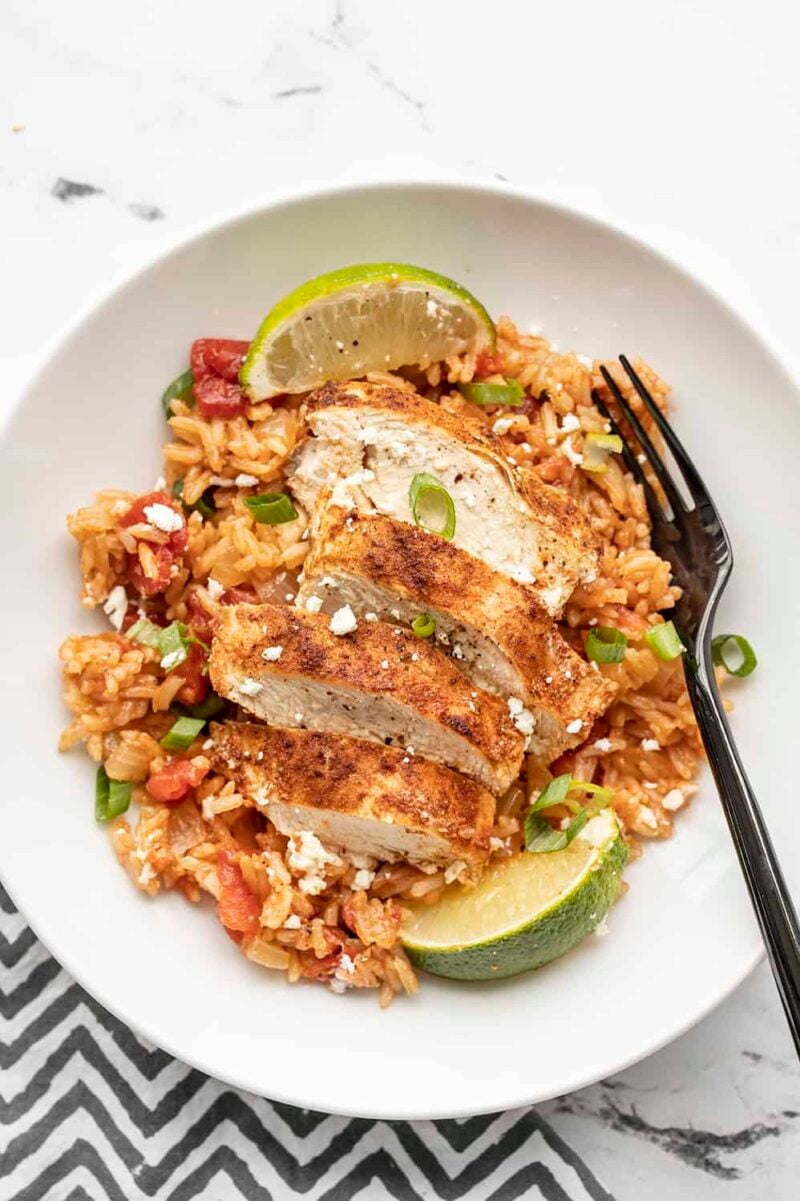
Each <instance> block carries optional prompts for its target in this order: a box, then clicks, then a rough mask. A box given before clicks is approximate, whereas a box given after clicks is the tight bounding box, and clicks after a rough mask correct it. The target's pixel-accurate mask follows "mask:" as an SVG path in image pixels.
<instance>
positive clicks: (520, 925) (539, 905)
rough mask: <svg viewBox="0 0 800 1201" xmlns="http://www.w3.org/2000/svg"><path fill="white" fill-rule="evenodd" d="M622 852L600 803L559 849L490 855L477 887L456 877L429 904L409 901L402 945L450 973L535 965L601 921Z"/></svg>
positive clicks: (478, 976) (489, 974)
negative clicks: (504, 856) (467, 885)
mask: <svg viewBox="0 0 800 1201" xmlns="http://www.w3.org/2000/svg"><path fill="white" fill-rule="evenodd" d="M627 857H628V849H627V847H626V845H625V842H624V840H623V838H622V834H621V832H620V828H619V824H618V822H617V819H616V817H615V816H614V812H613V810H612V809H602V810H601V811H600V812H599V813H598V814H597V815H596V816H595V817H593V818H591V819H590V820H589V821H588V822H587V823H586V825H585V826H584V828H583V830H582V831H581V832H580V834H578V836H577V837H576V838H574V839H573V841H572V842H571V843H570V844H569V846H567V847H565V848H564V850H563V851H551V852H549V853H547V854H529V853H528V852H526V851H523V853H522V854H520V855H517V856H515V857H514V858H513V859H500V860H495V861H494V862H492V863H490V864H489V867H488V868H487V869H486V871H485V873H484V875H483V876H482V877H481V880H480V883H479V884H478V885H477V886H476V887H475V888H473V889H469V890H467V889H464V888H462V887H460V886H458V885H454V886H453V887H451V888H450V889H448V890H447V891H446V892H445V893H444V894H443V896H442V898H441V900H440V901H438V902H437V903H436V904H434V905H428V906H426V905H423V904H412V905H409V906H408V908H409V909H411V911H412V916H411V917H410V918H408V919H407V920H406V922H405V924H404V926H403V931H402V940H403V945H404V947H405V949H406V951H407V953H408V956H409V958H410V959H411V962H412V963H413V964H414V965H415V966H416V967H418V968H421V969H422V970H423V971H426V972H432V973H433V974H434V975H436V976H450V977H452V978H453V979H455V980H495V979H499V978H501V977H503V976H516V975H518V974H519V973H520V972H527V971H530V970H531V968H536V967H541V966H542V965H543V964H545V963H549V962H550V961H551V960H552V959H557V958H558V956H559V955H563V954H564V953H565V952H566V951H569V950H571V949H572V947H574V946H575V945H576V944H577V943H579V942H580V941H581V939H583V938H585V937H586V935H587V934H590V933H591V932H592V930H594V929H596V927H597V926H598V925H599V924H600V923H601V922H602V920H603V918H604V917H605V915H606V914H607V913H608V910H609V908H610V907H611V905H612V904H613V902H614V900H615V899H616V897H617V894H618V892H619V884H620V876H621V875H622V869H623V867H624V866H625V861H626V859H627ZM404 904H406V902H404Z"/></svg>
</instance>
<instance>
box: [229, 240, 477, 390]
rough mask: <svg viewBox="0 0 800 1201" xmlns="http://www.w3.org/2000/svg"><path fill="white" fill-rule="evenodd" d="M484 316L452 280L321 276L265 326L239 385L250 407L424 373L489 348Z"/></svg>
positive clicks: (341, 273)
mask: <svg viewBox="0 0 800 1201" xmlns="http://www.w3.org/2000/svg"><path fill="white" fill-rule="evenodd" d="M494 341H495V330H494V325H493V324H492V319H491V317H490V316H489V314H488V313H487V312H486V309H485V308H484V307H483V305H482V304H481V303H480V301H478V300H476V299H475V297H474V296H472V295H471V293H469V292H468V291H467V290H466V288H462V287H461V285H460V284H457V283H455V282H454V280H452V279H447V278H446V277H445V276H444V275H437V274H436V273H435V272H433V271H426V270H425V268H424V267H413V266H410V265H409V264H407V263H360V264H356V265H355V266H353V267H341V268H340V269H339V270H338V271H331V272H329V273H328V274H327V275H318V276H317V277H316V279H311V280H309V281H308V283H305V284H301V286H300V287H299V288H296V289H295V290H294V292H290V293H289V295H288V296H285V297H284V298H283V300H281V301H279V302H278V304H276V305H275V308H274V309H272V311H271V312H270V313H268V314H267V316H266V317H265V318H264V321H263V322H262V324H261V328H260V329H259V331H258V333H257V334H256V336H255V338H254V339H253V342H252V345H251V346H250V351H249V353H248V355H247V358H246V359H245V361H244V363H243V364H242V368H241V371H240V373H239V378H240V380H241V382H242V384H243V385H244V387H245V388H246V389H247V391H248V392H249V394H250V395H251V396H252V397H253V398H254V399H255V400H264V399H266V398H267V397H269V396H276V395H278V394H279V393H281V392H307V391H309V389H311V388H318V387H319V386H320V385H321V384H324V383H325V382H326V380H341V379H353V378H357V377H358V376H362V375H365V374H366V373H367V372H368V371H392V370H394V369H395V368H397V367H407V366H411V365H412V364H419V365H420V366H421V367H427V366H429V365H430V364H431V363H436V362H438V361H439V360H440V359H445V358H448V357H449V356H450V355H456V354H463V353H466V352H468V351H475V352H476V353H477V352H478V351H481V350H483V349H484V348H485V347H489V346H494Z"/></svg>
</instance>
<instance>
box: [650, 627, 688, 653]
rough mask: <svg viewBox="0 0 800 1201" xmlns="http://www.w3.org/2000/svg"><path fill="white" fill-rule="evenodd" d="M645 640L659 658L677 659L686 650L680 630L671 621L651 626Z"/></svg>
mask: <svg viewBox="0 0 800 1201" xmlns="http://www.w3.org/2000/svg"><path fill="white" fill-rule="evenodd" d="M644 640H645V642H646V643H647V645H648V646H649V647H650V649H651V651H652V652H653V654H654V655H656V656H657V658H659V659H665V660H669V659H677V657H678V655H682V654H683V652H684V651H685V650H686V647H685V646H684V645H683V643H682V642H681V639H680V635H679V633H678V631H677V630H676V629H675V626H674V625H673V623H672V622H671V621H665V622H664V623H663V624H662V625H657V626H651V627H650V629H649V630H647V632H646V633H645V636H644Z"/></svg>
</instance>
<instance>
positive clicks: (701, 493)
mask: <svg viewBox="0 0 800 1201" xmlns="http://www.w3.org/2000/svg"><path fill="white" fill-rule="evenodd" d="M619 361H620V363H622V366H623V368H624V369H625V373H626V375H627V376H628V379H629V380H630V381H631V383H632V384H633V386H634V388H635V389H636V392H637V395H638V396H639V399H640V400H641V402H642V404H643V405H644V407H645V408H646V409H647V411H648V413H649V414H650V416H651V417H652V418H653V421H654V422H655V423H656V427H657V429H658V432H659V433H660V434H661V437H662V438H663V439H664V441H665V442H666V444H667V446H668V447H669V450H670V453H671V455H672V457H673V459H674V460H675V462H676V463H677V464H678V468H679V470H680V472H681V474H682V475H683V478H684V479H685V480H686V483H687V485H688V487H689V490H690V492H691V493H692V496H693V498H694V500H695V503H696V504H697V503H700V502H701V501H705V502H709V501H710V500H711V497H710V496H709V494H708V489H707V488H706V486H705V484H704V483H703V481H702V479H701V477H700V475H699V474H698V472H697V468H696V467H695V465H694V463H693V462H692V460H691V459H690V458H689V456H688V454H687V453H686V450H685V448H684V446H683V443H682V442H681V440H680V439H679V437H678V435H677V434H676V433H675V431H674V429H673V428H672V426H671V425H670V423H669V422H668V421H667V419H666V417H665V416H664V414H663V413H662V412H661V410H660V409H659V407H658V405H657V404H656V402H655V401H654V400H653V397H652V396H651V395H650V393H649V391H648V390H647V388H646V387H645V385H644V383H643V382H642V380H641V378H640V376H639V373H638V372H637V371H636V370H635V368H634V367H633V365H632V364H631V363H630V361H629V360H628V358H627V356H626V355H624V354H621V355H620V356H619Z"/></svg>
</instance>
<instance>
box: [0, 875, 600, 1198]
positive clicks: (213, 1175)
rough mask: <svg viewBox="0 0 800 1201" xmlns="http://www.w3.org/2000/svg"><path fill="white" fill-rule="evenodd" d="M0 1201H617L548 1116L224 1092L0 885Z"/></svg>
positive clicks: (519, 1112) (518, 1112)
mask: <svg viewBox="0 0 800 1201" xmlns="http://www.w3.org/2000/svg"><path fill="white" fill-rule="evenodd" d="M0 971H1V972H2V985H1V986H0V1073H1V1075H0V1201H12V1199H13V1201H40V1199H41V1201H88V1199H90V1198H91V1199H92V1201H144V1199H145V1198H148V1199H151V1201H196V1199H197V1201H200V1199H202V1201H239V1199H240V1198H242V1199H246V1201H271V1199H275V1201H284V1199H291V1198H294V1197H303V1198H306V1199H307V1201H350V1198H363V1199H365V1201H384V1198H397V1199H398V1201H423V1199H424V1201H435V1199H438V1198H442V1199H444V1198H446V1199H447V1201H456V1199H457V1198H461V1197H468V1198H470V1201H513V1199H514V1198H516V1197H526V1198H545V1199H546V1201H614V1198H613V1197H612V1196H611V1194H610V1193H609V1192H608V1191H607V1190H606V1189H604V1188H603V1186H602V1185H601V1184H600V1182H599V1181H598V1180H597V1179H596V1177H595V1176H594V1175H593V1174H592V1173H591V1172H590V1171H589V1169H588V1168H587V1167H586V1165H585V1164H584V1163H583V1162H582V1161H581V1159H580V1157H579V1156H578V1155H577V1154H576V1153H575V1151H574V1150H573V1148H572V1147H571V1146H569V1145H568V1144H567V1143H566V1142H565V1141H564V1139H563V1138H561V1137H560V1135H558V1134H557V1133H556V1132H555V1130H554V1129H553V1127H552V1126H551V1125H550V1124H549V1123H548V1122H547V1121H546V1120H545V1119H544V1118H543V1116H542V1115H541V1113H539V1112H537V1110H536V1109H527V1110H517V1111H515V1112H511V1113H504V1114H492V1115H490V1116H488V1117H478V1118H468V1119H464V1120H460V1121H439V1122H375V1121H370V1120H366V1119H357V1118H339V1117H332V1116H330V1115H327V1114H323V1113H312V1112H309V1111H307V1110H300V1109H293V1108H291V1107H290V1106H288V1105H280V1104H278V1103H276V1102H272V1101H266V1100H264V1099H263V1098H261V1097H256V1096H252V1095H251V1094H249V1093H243V1092H239V1091H237V1090H235V1089H232V1088H228V1087H227V1086H226V1085H224V1084H220V1083H219V1082H218V1081H216V1080H212V1079H210V1078H209V1077H208V1076H204V1075H203V1074H202V1072H198V1071H195V1070H194V1069H192V1068H189V1067H187V1066H186V1065H185V1064H183V1063H180V1062H178V1061H177V1060H175V1059H172V1058H171V1057H170V1056H169V1055H166V1054H164V1052H163V1051H159V1050H157V1049H156V1048H154V1047H152V1046H150V1045H148V1044H147V1043H145V1042H143V1041H142V1039H140V1038H138V1037H137V1036H136V1035H134V1034H133V1033H131V1031H130V1030H128V1029H127V1027H126V1026H124V1025H122V1023H121V1022H118V1021H117V1020H116V1019H115V1018H113V1017H112V1016H111V1014H109V1013H107V1012H106V1011H105V1010H104V1009H103V1008H102V1007H101V1006H100V1005H98V1004H97V1002H96V1001H94V1000H93V999H92V998H91V997H90V996H88V995H87V993H85V992H84V991H83V989H81V988H80V987H79V986H78V985H77V984H76V983H75V982H74V981H73V980H71V979H70V977H69V976H68V975H67V974H66V972H64V971H63V970H62V969H61V968H60V967H59V965H58V964H57V963H56V961H55V960H54V959H53V958H52V957H51V956H50V955H49V954H48V952H47V951H46V950H45V948H44V947H43V946H42V945H41V943H39V942H38V941H37V939H36V937H35V935H34V934H33V933H32V931H31V930H30V929H29V928H28V927H27V926H26V924H25V921H24V919H23V917H22V915H21V914H19V913H18V912H17V911H16V910H15V908H14V906H13V904H12V903H11V901H10V899H9V897H8V896H7V894H6V893H5V892H4V891H3V889H2V887H0Z"/></svg>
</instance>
